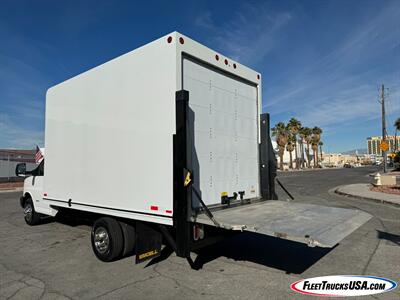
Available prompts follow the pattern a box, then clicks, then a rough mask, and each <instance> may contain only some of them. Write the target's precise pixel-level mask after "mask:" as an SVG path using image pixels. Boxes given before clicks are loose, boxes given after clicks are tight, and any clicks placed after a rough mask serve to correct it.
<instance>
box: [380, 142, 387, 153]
mask: <svg viewBox="0 0 400 300" xmlns="http://www.w3.org/2000/svg"><path fill="white" fill-rule="evenodd" d="M379 149H381V150H382V151H388V150H389V144H388V143H387V142H386V141H383V142H381V144H380V145H379Z"/></svg>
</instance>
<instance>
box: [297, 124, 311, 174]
mask: <svg viewBox="0 0 400 300" xmlns="http://www.w3.org/2000/svg"><path fill="white" fill-rule="evenodd" d="M300 132H301V135H302V137H303V138H304V141H305V142H306V155H307V166H308V167H309V168H310V167H311V164H310V143H311V137H312V130H311V128H309V127H302V128H301V129H300Z"/></svg>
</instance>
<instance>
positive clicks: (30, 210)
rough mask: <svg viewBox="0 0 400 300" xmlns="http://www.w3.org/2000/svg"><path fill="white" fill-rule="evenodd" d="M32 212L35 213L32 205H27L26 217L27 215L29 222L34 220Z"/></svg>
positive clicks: (25, 209)
mask: <svg viewBox="0 0 400 300" xmlns="http://www.w3.org/2000/svg"><path fill="white" fill-rule="evenodd" d="M32 212H33V209H32V205H31V204H29V203H28V204H27V205H25V208H24V215H25V220H27V221H28V222H29V221H31V220H32Z"/></svg>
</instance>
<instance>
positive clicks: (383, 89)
mask: <svg viewBox="0 0 400 300" xmlns="http://www.w3.org/2000/svg"><path fill="white" fill-rule="evenodd" d="M381 104H382V142H383V143H386V120H385V118H386V115H385V86H384V85H383V84H382V90H381ZM382 156H383V173H386V172H387V165H386V160H387V152H386V151H383V150H382Z"/></svg>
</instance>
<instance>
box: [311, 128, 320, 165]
mask: <svg viewBox="0 0 400 300" xmlns="http://www.w3.org/2000/svg"><path fill="white" fill-rule="evenodd" d="M321 134H322V129H321V128H319V127H317V126H315V127H314V128H313V129H312V136H313V140H314V142H315V143H316V144H317V145H316V146H317V149H316V153H315V154H316V156H315V160H314V166H318V144H319V141H320V140H321ZM313 149H314V148H313Z"/></svg>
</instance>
